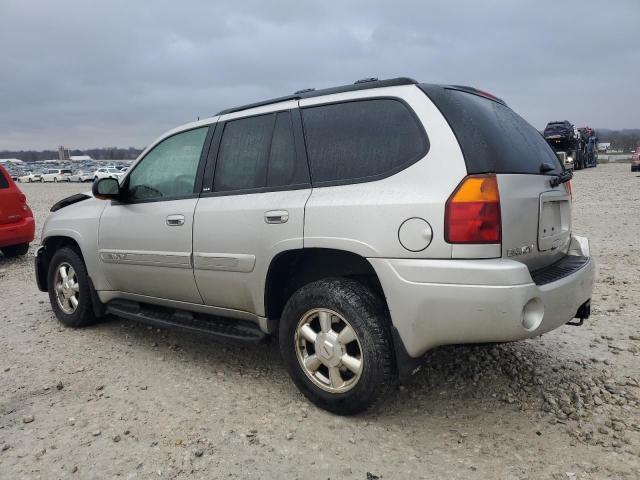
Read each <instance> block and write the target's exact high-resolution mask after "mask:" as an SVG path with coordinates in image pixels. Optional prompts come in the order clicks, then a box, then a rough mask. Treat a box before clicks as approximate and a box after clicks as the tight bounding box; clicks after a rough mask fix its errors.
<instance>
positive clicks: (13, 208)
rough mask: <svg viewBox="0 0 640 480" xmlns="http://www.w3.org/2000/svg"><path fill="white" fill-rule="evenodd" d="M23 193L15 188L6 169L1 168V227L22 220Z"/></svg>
mask: <svg viewBox="0 0 640 480" xmlns="http://www.w3.org/2000/svg"><path fill="white" fill-rule="evenodd" d="M20 195H22V193H21V192H20V190H18V188H17V187H16V186H15V184H14V183H13V181H12V180H11V177H9V174H8V173H7V171H6V170H4V168H2V167H0V225H7V224H10V223H16V222H19V221H20V220H22V214H23V213H24V212H23V211H22V205H23V202H21V201H20Z"/></svg>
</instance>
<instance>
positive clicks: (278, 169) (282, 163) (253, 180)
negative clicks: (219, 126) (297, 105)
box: [213, 111, 309, 192]
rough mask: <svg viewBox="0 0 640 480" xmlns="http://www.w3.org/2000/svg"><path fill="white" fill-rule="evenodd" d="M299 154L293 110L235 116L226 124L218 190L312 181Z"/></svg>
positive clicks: (218, 159)
mask: <svg viewBox="0 0 640 480" xmlns="http://www.w3.org/2000/svg"><path fill="white" fill-rule="evenodd" d="M308 182H309V179H308V173H307V171H306V167H305V166H304V164H303V163H302V162H300V161H299V159H298V156H297V155H296V149H295V142H294V136H293V125H292V120H291V113H290V112H289V111H286V112H280V113H272V114H267V115H260V116H256V117H248V118H241V119H239V120H232V121H229V122H227V123H226V124H225V127H224V131H223V133H222V138H221V140H220V148H219V150H218V158H217V162H216V170H215V176H214V182H213V188H214V191H217V192H225V191H235V190H251V189H259V188H271V187H274V188H275V187H284V186H293V185H301V184H305V183H308Z"/></svg>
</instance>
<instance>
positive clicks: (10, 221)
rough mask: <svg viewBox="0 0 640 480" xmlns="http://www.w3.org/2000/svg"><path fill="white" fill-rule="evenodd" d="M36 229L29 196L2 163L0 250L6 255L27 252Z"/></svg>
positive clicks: (10, 255) (0, 171)
mask: <svg viewBox="0 0 640 480" xmlns="http://www.w3.org/2000/svg"><path fill="white" fill-rule="evenodd" d="M35 231H36V222H35V220H34V219H33V213H32V212H31V209H30V208H29V205H27V197H25V196H24V193H22V192H21V191H20V189H19V188H18V186H17V185H16V184H15V183H14V181H13V179H12V178H11V175H9V173H8V172H7V171H6V170H5V169H4V167H3V166H1V165H0V250H2V253H4V255H5V256H6V257H14V256H16V255H24V254H26V253H27V251H28V250H29V243H30V242H31V241H33V237H34V235H35Z"/></svg>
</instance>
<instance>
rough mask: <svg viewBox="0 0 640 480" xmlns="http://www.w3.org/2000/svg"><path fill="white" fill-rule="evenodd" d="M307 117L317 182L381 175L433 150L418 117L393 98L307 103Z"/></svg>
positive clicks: (306, 129)
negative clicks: (308, 104)
mask: <svg viewBox="0 0 640 480" xmlns="http://www.w3.org/2000/svg"><path fill="white" fill-rule="evenodd" d="M302 118H303V123H304V132H305V139H306V144H307V154H308V157H309V165H310V167H311V179H312V181H313V184H314V185H317V184H319V185H322V184H339V183H350V182H356V181H367V180H375V179H377V178H382V177H383V176H386V175H390V174H393V173H395V172H397V171H399V170H401V169H402V168H405V167H407V166H409V165H410V164H411V163H413V162H415V161H417V160H418V159H420V158H422V157H423V156H424V155H425V154H426V153H427V151H428V149H429V140H428V139H427V135H426V133H425V132H424V129H423V128H422V126H421V125H420V124H419V123H418V120H417V118H416V117H415V116H414V114H413V113H412V112H411V111H410V110H409V109H408V108H407V107H406V106H405V104H404V103H403V102H401V101H398V100H394V99H389V98H385V99H371V100H358V101H351V102H345V103H335V104H329V105H320V106H317V107H307V108H305V109H303V110H302Z"/></svg>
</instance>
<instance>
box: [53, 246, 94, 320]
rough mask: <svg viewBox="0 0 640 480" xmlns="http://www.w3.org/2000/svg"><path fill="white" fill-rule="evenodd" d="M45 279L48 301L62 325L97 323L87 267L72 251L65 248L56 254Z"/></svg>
mask: <svg viewBox="0 0 640 480" xmlns="http://www.w3.org/2000/svg"><path fill="white" fill-rule="evenodd" d="M47 280H48V282H47V285H48V287H49V301H50V302H51V307H52V308H53V312H54V313H55V314H56V317H57V318H58V320H60V322H61V323H63V324H64V325H66V326H67V327H73V328H78V327H83V326H85V325H90V324H92V323H94V322H95V321H96V318H95V315H94V313H93V305H92V301H91V290H90V287H89V275H88V274H87V268H86V267H85V265H84V261H83V260H82V258H81V257H80V255H78V253H77V252H76V251H75V250H73V249H71V248H67V247H64V248H61V249H60V250H58V251H56V253H55V254H54V255H53V258H52V259H51V263H50V264H49V272H48V276H47Z"/></svg>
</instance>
